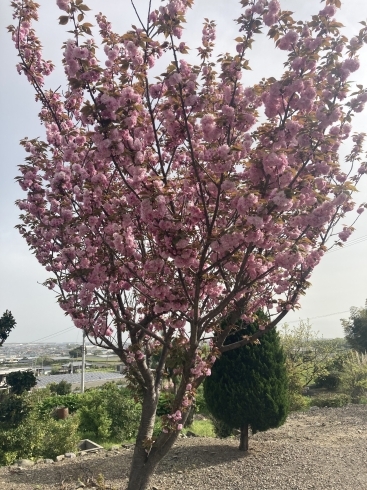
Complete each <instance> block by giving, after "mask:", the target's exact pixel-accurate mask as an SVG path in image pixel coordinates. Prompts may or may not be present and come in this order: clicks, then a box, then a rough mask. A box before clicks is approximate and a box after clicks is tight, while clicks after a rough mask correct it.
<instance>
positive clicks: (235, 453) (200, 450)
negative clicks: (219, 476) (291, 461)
mask: <svg viewBox="0 0 367 490" xmlns="http://www.w3.org/2000/svg"><path fill="white" fill-rule="evenodd" d="M202 441H203V444H200V445H195V446H194V445H192V446H191V445H188V446H178V447H177V446H176V447H174V448H173V449H172V451H171V452H170V453H169V454H168V455H167V457H166V458H165V459H164V460H163V462H162V463H161V465H160V466H159V467H158V470H157V472H156V474H157V475H158V474H162V473H166V472H174V471H180V470H181V471H183V470H185V469H190V468H192V467H195V468H198V469H200V468H208V467H210V466H216V465H219V464H225V463H229V462H233V461H240V460H243V459H245V458H252V457H256V456H257V455H258V451H257V450H256V448H257V446H258V445H257V443H256V442H255V441H250V450H249V451H248V453H245V452H243V451H239V449H238V447H237V444H238V442H237V441H233V440H232V441H231V442H232V444H231V443H230V442H229V443H228V444H223V443H222V444H216V443H215V439H210V441H213V443H212V444H208V443H207V442H208V439H202ZM200 442H201V441H200ZM251 444H252V447H251Z"/></svg>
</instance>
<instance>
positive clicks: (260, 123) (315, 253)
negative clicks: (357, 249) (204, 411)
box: [9, 0, 367, 490]
mask: <svg viewBox="0 0 367 490" xmlns="http://www.w3.org/2000/svg"><path fill="white" fill-rule="evenodd" d="M56 3H57V5H58V7H59V8H60V9H61V10H62V11H63V12H62V13H63V15H62V16H61V17H60V19H59V20H60V24H62V25H66V24H68V25H69V26H71V27H70V29H71V31H69V32H71V39H69V40H68V41H66V43H65V44H64V46H63V53H64V54H63V63H64V69H65V75H66V85H65V87H63V89H60V88H59V89H57V90H46V89H45V85H44V84H45V78H46V77H47V76H48V75H49V74H50V73H51V72H52V71H53V68H54V65H53V64H52V62H51V61H46V60H44V59H43V55H42V47H41V43H40V41H39V39H38V37H37V36H36V32H35V30H34V27H33V24H34V22H35V21H37V15H38V14H37V9H38V5H37V4H36V3H35V2H33V1H32V0H14V1H13V2H12V5H13V8H14V19H15V20H16V24H15V26H10V27H9V31H10V32H11V35H12V36H13V40H14V43H15V46H16V48H17V51H18V55H19V57H20V60H19V64H18V65H17V69H18V71H19V73H21V74H24V75H25V76H26V78H27V79H28V81H29V82H30V84H31V85H32V86H33V87H34V90H35V93H36V99H37V100H38V101H39V103H40V106H41V111H40V113H39V117H40V121H41V123H42V124H43V126H44V128H45V132H46V137H45V140H43V139H41V138H37V139H32V140H29V139H24V140H23V141H22V142H21V144H22V145H23V146H24V148H25V151H26V152H27V154H28V156H27V157H26V162H25V163H24V164H23V165H20V171H21V176H20V177H19V183H20V185H21V187H22V189H23V190H24V191H25V192H26V193H27V195H26V197H25V198H24V199H22V200H20V201H19V202H18V203H17V204H18V206H19V208H20V209H21V211H22V215H21V224H20V225H19V231H20V233H21V235H22V236H24V238H25V239H26V241H27V243H28V245H29V247H30V249H31V250H32V251H33V253H34V254H35V256H36V258H37V259H38V261H39V262H40V263H41V264H42V265H43V266H44V267H45V268H46V270H47V271H48V272H49V273H50V274H51V277H50V278H49V279H47V280H46V282H45V285H46V286H47V287H49V288H50V289H55V290H56V291H57V294H58V301H59V304H60V306H61V308H62V309H63V310H64V311H65V313H66V314H67V315H69V316H70V317H71V318H72V320H73V322H74V324H75V326H76V327H77V328H79V329H82V330H83V331H84V332H86V334H87V335H88V337H89V339H90V340H92V341H93V342H94V343H95V344H98V345H101V346H103V347H105V348H107V349H111V350H112V351H114V352H115V353H116V354H117V355H118V356H119V357H120V359H121V360H122V362H123V363H124V364H125V366H126V370H127V373H128V375H129V376H130V377H132V378H133V379H134V380H135V383H136V384H137V385H138V386H139V390H140V393H141V397H142V418H141V424H140V428H139V432H138V435H137V441H136V445H135V449H134V455H133V462H132V466H131V473H130V477H129V483H128V487H127V488H128V490H144V489H146V488H148V484H149V481H150V479H151V476H152V474H153V472H154V470H155V468H156V466H157V464H158V463H159V461H160V460H161V459H162V458H163V457H164V456H165V454H166V453H167V452H168V451H169V449H170V448H171V447H172V445H173V443H174V442H175V440H176V439H177V437H178V434H179V432H180V430H181V429H182V426H183V424H184V422H185V420H186V417H187V415H188V410H189V408H190V405H191V403H192V400H193V398H194V397H195V390H196V389H197V387H198V386H199V384H200V383H201V382H202V381H203V379H204V378H205V377H206V376H209V375H210V369H211V366H212V365H213V363H214V361H215V359H216V357H217V356H218V355H219V354H220V352H224V351H226V350H230V349H234V348H236V347H239V346H242V345H245V344H247V343H249V342H254V341H256V340H257V339H258V338H259V337H260V336H261V335H262V334H263V333H264V332H266V331H268V330H270V329H272V328H274V327H275V326H276V325H277V324H278V323H279V321H280V320H282V319H283V318H284V316H285V315H286V314H287V312H288V311H289V310H291V309H294V308H296V307H297V305H298V301H299V298H300V295H302V294H304V293H305V291H306V289H307V287H308V286H309V282H308V281H309V278H310V275H311V272H312V270H313V269H314V267H315V266H316V265H317V264H318V263H319V261H320V259H321V258H322V256H323V255H324V253H325V251H326V250H327V248H326V243H327V240H328V238H330V237H331V236H333V237H334V242H335V243H338V242H343V241H345V240H346V239H347V238H348V236H349V235H350V234H351V232H352V230H353V228H352V225H353V222H352V221H353V219H352V220H351V221H350V222H349V223H351V224H350V225H348V224H344V222H343V221H341V220H343V219H344V217H345V215H346V213H348V212H349V211H351V210H352V209H353V208H354V207H355V205H354V202H353V200H352V195H353V192H354V191H355V186H356V184H357V183H358V181H359V180H360V177H361V176H362V174H364V173H366V172H367V165H366V163H365V162H364V161H363V135H361V134H352V133H351V124H350V123H351V121H352V117H353V114H354V113H356V112H360V111H362V109H363V107H364V104H365V102H366V100H367V92H366V90H365V89H364V88H363V87H362V86H361V85H357V86H356V88H354V87H353V88H352V85H351V83H350V82H349V77H350V75H351V73H354V72H355V71H356V70H357V69H358V67H359V61H358V50H359V49H360V48H361V47H362V46H363V44H364V43H365V42H366V40H367V27H366V25H365V24H363V26H362V29H361V30H360V32H359V33H357V34H356V36H355V37H353V38H352V39H350V40H348V39H347V38H346V37H345V36H344V35H343V34H342V32H341V27H342V26H341V24H340V23H338V22H337V20H336V19H335V18H334V16H335V14H336V12H337V9H338V8H339V7H340V1H339V0H327V1H326V3H324V6H323V8H322V10H320V11H319V12H318V13H317V15H315V16H313V17H312V19H311V20H309V21H297V20H294V19H293V17H292V13H291V12H288V11H282V10H281V8H280V4H279V2H278V0H270V1H269V0H257V1H255V0H242V1H241V2H240V3H241V4H242V10H241V12H242V13H241V15H240V17H239V18H238V20H237V24H238V31H239V35H238V37H237V38H236V40H235V43H236V44H235V45H234V50H233V53H232V54H231V53H225V54H222V55H221V56H219V58H218V59H217V61H216V62H215V61H213V58H214V54H213V50H214V47H215V46H214V41H215V36H216V35H215V23H214V22H213V21H210V20H208V19H206V20H205V21H204V26H203V30H202V45H201V47H199V48H198V52H197V55H198V57H197V60H198V61H197V64H192V63H191V62H189V61H190V60H191V58H188V54H187V53H188V46H187V44H186V43H185V42H184V41H183V40H182V39H181V38H182V34H183V24H184V21H185V14H186V12H187V10H188V9H189V8H191V7H192V6H193V3H194V0H165V2H163V3H160V4H159V5H160V6H159V8H156V9H154V6H153V5H152V1H151V0H150V1H148V0H147V7H148V10H149V11H148V15H147V20H146V21H145V20H143V19H142V18H141V17H140V16H139V14H138V12H137V10H136V8H135V5H134V3H133V1H131V4H132V8H134V9H135V11H136V14H137V24H138V25H137V26H132V28H131V30H130V31H128V32H126V33H125V34H123V35H120V34H118V33H116V32H114V31H113V28H112V26H111V24H110V22H109V21H108V20H107V18H106V17H105V16H104V15H103V14H101V13H100V14H98V15H96V17H95V22H96V25H97V27H98V29H99V35H100V37H99V39H100V42H97V41H96V40H95V38H94V37H93V35H92V27H93V26H92V24H91V23H89V22H85V16H86V15H87V12H88V11H89V8H88V7H87V6H86V5H85V4H84V3H83V0H57V2H56ZM260 32H263V33H266V34H267V35H268V36H269V37H270V40H269V46H271V45H273V43H274V42H275V46H276V48H277V49H279V50H282V51H284V53H285V55H286V63H285V66H284V72H283V75H282V76H281V77H280V78H278V79H275V78H269V79H262V80H261V81H259V83H257V84H255V85H254V86H250V87H249V86H247V85H246V76H244V74H245V73H246V70H248V69H249V68H250V67H249V61H248V58H247V57H248V51H249V49H250V48H251V47H252V45H253V43H254V41H255V39H256V35H257V34H258V33H260ZM102 46H103V49H101V47H102ZM98 47H99V48H100V49H99V51H98ZM161 57H163V58H164V57H168V58H169V64H168V67H167V69H166V71H165V73H163V74H161V76H159V77H156V78H154V75H156V72H155V71H154V70H155V68H154V65H155V63H156V61H157V60H158V59H159V58H161ZM98 58H101V59H103V58H104V59H103V61H99V59H98ZM353 91H354V92H353ZM349 139H350V140H351V141H352V144H351V145H350V147H351V151H350V154H349V155H348V156H347V157H346V161H345V162H343V165H340V163H339V150H340V146H341V144H343V143H344V142H345V141H346V140H349ZM362 211H363V206H361V207H359V208H358V209H357V213H361V212H362ZM337 225H338V226H337ZM336 226H337V228H336ZM260 310H262V311H266V312H267V313H268V315H269V316H266V318H270V320H269V321H268V320H266V321H264V320H262V319H261V318H256V312H258V311H260ZM240 318H241V319H243V320H245V321H246V322H253V321H255V320H257V321H258V323H259V325H260V328H259V330H258V331H256V332H255V333H254V334H252V335H251V336H248V337H244V338H243V339H241V340H239V341H238V342H236V343H233V344H230V345H224V340H225V338H226V337H227V336H228V335H229V334H230V333H233V330H234V329H235V328H236V327H235V323H236V321H237V320H239V319H240ZM219 325H222V326H223V325H225V326H226V327H225V328H219V327H218V326H219ZM214 334H215V335H214ZM204 341H206V342H209V345H210V352H209V355H208V354H207V353H205V354H204V352H205V351H203V350H202V345H203V342H204ZM153 356H155V357H157V356H158V362H156V364H155V368H154V369H151V368H150V366H151V359H152V357H153ZM168 363H169V364H170V365H171V366H172V364H173V365H175V366H176V368H175V374H176V375H177V376H178V377H179V379H180V385H179V387H178V390H177V394H176V396H175V399H174V401H173V404H172V410H171V413H170V414H169V415H167V416H165V417H163V419H162V428H163V430H162V432H161V434H160V435H159V436H157V437H153V427H154V423H155V418H156V407H157V401H158V397H159V393H160V389H161V388H160V387H161V381H162V373H163V372H164V369H165V366H167V365H168Z"/></svg>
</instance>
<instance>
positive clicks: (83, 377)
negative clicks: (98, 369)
mask: <svg viewBox="0 0 367 490" xmlns="http://www.w3.org/2000/svg"><path fill="white" fill-rule="evenodd" d="M84 379H85V331H84V330H83V346H82V379H81V381H80V392H81V393H84Z"/></svg>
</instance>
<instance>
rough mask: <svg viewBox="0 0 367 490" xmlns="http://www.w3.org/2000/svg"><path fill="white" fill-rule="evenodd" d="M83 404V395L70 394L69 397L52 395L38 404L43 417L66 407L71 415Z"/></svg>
mask: <svg viewBox="0 0 367 490" xmlns="http://www.w3.org/2000/svg"><path fill="white" fill-rule="evenodd" d="M82 404H83V398H82V395H80V394H76V393H69V394H68V395H61V396H60V395H52V396H48V397H47V398H44V399H43V400H42V401H40V402H39V403H38V411H39V413H40V414H41V415H45V414H47V413H50V412H52V411H53V409H55V408H56V407H66V408H68V409H69V413H74V412H76V411H77V410H78V409H79V408H80V407H81V406H82Z"/></svg>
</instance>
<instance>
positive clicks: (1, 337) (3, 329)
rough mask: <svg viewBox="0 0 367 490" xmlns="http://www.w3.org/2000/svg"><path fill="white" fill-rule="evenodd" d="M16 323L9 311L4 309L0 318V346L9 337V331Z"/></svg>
mask: <svg viewBox="0 0 367 490" xmlns="http://www.w3.org/2000/svg"><path fill="white" fill-rule="evenodd" d="M16 324H17V322H16V321H15V319H14V317H13V315H12V313H11V311H9V310H6V311H5V313H4V314H3V316H2V317H1V318H0V347H1V346H2V345H3V343H4V342H5V340H6V339H7V338H8V337H9V334H10V332H11V331H12V330H13V328H14V327H15V325H16Z"/></svg>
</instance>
